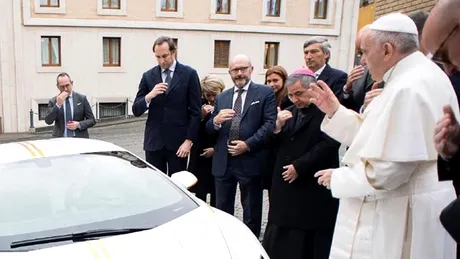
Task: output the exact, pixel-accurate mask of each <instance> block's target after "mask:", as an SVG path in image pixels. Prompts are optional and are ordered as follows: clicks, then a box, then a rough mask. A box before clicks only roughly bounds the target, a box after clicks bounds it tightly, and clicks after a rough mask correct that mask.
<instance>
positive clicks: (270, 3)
mask: <svg viewBox="0 0 460 259" xmlns="http://www.w3.org/2000/svg"><path fill="white" fill-rule="evenodd" d="M266 1H267V16H276V17H278V16H280V2H281V0H266Z"/></svg>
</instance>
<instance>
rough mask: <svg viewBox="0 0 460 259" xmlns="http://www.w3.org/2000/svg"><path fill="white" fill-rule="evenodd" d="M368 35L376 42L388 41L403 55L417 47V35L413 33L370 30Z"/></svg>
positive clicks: (415, 49)
mask: <svg viewBox="0 0 460 259" xmlns="http://www.w3.org/2000/svg"><path fill="white" fill-rule="evenodd" d="M370 36H371V37H372V38H374V39H375V41H376V42H377V43H378V44H384V43H390V44H391V45H393V46H394V47H395V48H396V50H397V51H398V52H399V53H400V54H403V55H405V54H410V53H412V52H414V51H417V50H418V49H419V41H418V36H417V35H415V34H410V33H399V32H389V31H378V30H371V33H370Z"/></svg>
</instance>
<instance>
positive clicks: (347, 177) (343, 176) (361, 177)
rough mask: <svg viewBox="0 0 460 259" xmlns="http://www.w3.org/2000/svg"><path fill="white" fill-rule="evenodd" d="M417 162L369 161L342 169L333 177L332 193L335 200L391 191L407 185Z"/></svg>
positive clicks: (333, 174) (335, 172)
mask: <svg viewBox="0 0 460 259" xmlns="http://www.w3.org/2000/svg"><path fill="white" fill-rule="evenodd" d="M417 165H418V163H417V162H387V161H381V160H368V161H367V162H366V164H364V163H359V164H357V165H355V166H353V167H341V168H338V169H336V170H334V171H333V173H332V175H331V192H332V196H333V197H335V198H350V197H363V196H366V195H373V194H375V193H376V192H382V191H390V190H393V189H396V188H398V187H399V186H401V185H402V184H404V183H407V182H408V181H409V179H410V177H411V175H412V173H413V172H414V171H415V169H416V167H417Z"/></svg>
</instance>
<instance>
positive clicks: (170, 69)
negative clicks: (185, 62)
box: [161, 60, 177, 73]
mask: <svg viewBox="0 0 460 259" xmlns="http://www.w3.org/2000/svg"><path fill="white" fill-rule="evenodd" d="M176 63H177V62H176V60H174V61H173V63H172V65H171V66H170V67H169V71H170V72H173V73H174V70H176ZM163 72H165V69H163V68H162V69H161V73H163Z"/></svg>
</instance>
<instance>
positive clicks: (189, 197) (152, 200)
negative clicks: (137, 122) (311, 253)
mask: <svg viewBox="0 0 460 259" xmlns="http://www.w3.org/2000/svg"><path fill="white" fill-rule="evenodd" d="M0 177H1V180H0V258H2V259H3V258H19V259H22V258H26V259H27V258H46V259H50V258H66V259H67V258H78V259H85V258H91V259H93V258H95V259H109V258H110V259H116V258H135V259H141V258H181V259H182V258H187V259H189V258H200V259H201V258H212V259H226V258H244V259H246V258H247V259H261V258H262V259H267V258H269V257H268V256H267V254H266V253H265V251H264V249H263V248H262V246H261V245H260V242H259V241H258V239H257V238H256V237H255V236H254V235H253V234H252V232H251V231H250V230H249V229H248V228H247V227H246V226H245V225H244V224H243V223H242V222H241V221H240V220H238V219H237V218H235V217H233V216H231V215H229V214H226V213H224V212H222V211H219V210H217V209H214V208H211V207H209V206H208V205H207V204H206V203H205V202H203V201H201V200H200V199H198V198H196V197H195V196H194V195H193V194H191V193H189V192H188V191H187V190H186V188H188V187H190V186H192V185H193V184H194V183H195V182H196V178H195V177H194V176H193V175H192V174H190V173H188V172H179V173H176V174H174V175H173V176H172V177H171V178H169V177H168V176H166V175H165V174H163V173H162V172H160V171H158V170H157V169H155V168H154V167H152V166H151V165H149V164H147V163H146V162H144V161H143V160H142V159H140V158H139V157H137V156H136V155H134V154H132V153H131V152H129V151H127V150H125V149H123V148H121V147H118V146H116V145H113V144H111V143H107V142H103V141H98V140H89V139H70V138H69V139H64V138H60V139H50V140H38V141H30V142H16V143H8V144H2V145H0Z"/></svg>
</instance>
